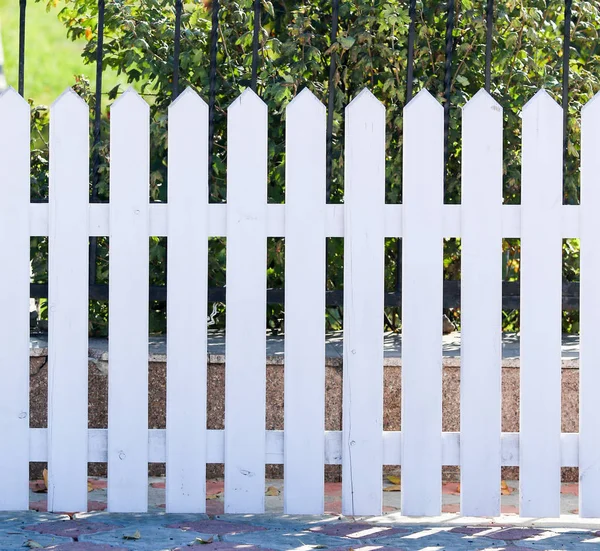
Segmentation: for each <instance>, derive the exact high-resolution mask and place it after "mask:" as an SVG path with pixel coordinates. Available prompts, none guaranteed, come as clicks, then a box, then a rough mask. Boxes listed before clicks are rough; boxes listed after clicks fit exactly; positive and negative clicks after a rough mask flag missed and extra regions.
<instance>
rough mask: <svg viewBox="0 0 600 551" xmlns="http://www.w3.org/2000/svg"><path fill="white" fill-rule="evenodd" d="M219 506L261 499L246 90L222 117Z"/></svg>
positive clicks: (258, 306)
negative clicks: (224, 135)
mask: <svg viewBox="0 0 600 551" xmlns="http://www.w3.org/2000/svg"><path fill="white" fill-rule="evenodd" d="M227 123H228V124H227V150H228V151H227V259H226V262H227V288H226V289H227V290H226V303H227V317H226V322H225V324H226V325H225V335H226V337H225V338H226V344H225V347H226V352H225V357H226V359H225V362H226V364H225V512H226V513H262V512H263V511H264V505H265V497H264V496H265V447H266V427H265V405H266V335H265V327H266V298H267V297H266V293H267V285H266V284H267V282H266V269H267V106H266V104H265V103H264V102H263V101H262V100H261V99H260V98H259V97H258V96H257V95H256V94H255V93H254V92H253V91H252V90H250V89H248V90H246V91H245V92H244V93H243V94H242V95H241V96H240V97H239V98H238V99H236V100H235V101H234V102H233V103H232V104H231V106H230V107H229V109H228V116H227Z"/></svg>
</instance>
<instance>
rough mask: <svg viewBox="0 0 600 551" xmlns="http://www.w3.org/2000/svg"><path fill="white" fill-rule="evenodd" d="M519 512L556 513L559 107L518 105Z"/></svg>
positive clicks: (547, 102) (535, 102)
mask: <svg viewBox="0 0 600 551" xmlns="http://www.w3.org/2000/svg"><path fill="white" fill-rule="evenodd" d="M522 118H523V160H522V184H521V205H522V206H521V364H520V367H521V422H520V431H521V434H520V465H519V482H520V484H519V487H520V495H519V497H520V514H521V516H525V517H554V516H558V515H559V513H560V466H561V455H560V453H561V452H560V430H561V419H560V416H561V337H562V334H561V310H562V229H561V210H562V170H563V169H562V110H561V108H560V107H559V106H558V104H557V103H556V102H555V101H554V100H553V99H552V98H551V97H550V95H549V94H548V93H547V92H545V91H544V90H541V91H540V92H538V93H537V94H536V95H535V96H534V97H533V98H532V99H531V100H530V101H529V102H528V103H527V104H526V105H525V107H524V108H523V114H522Z"/></svg>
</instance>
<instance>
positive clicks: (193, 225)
mask: <svg viewBox="0 0 600 551" xmlns="http://www.w3.org/2000/svg"><path fill="white" fill-rule="evenodd" d="M598 101H599V100H598V99H597V98H595V99H594V100H592V101H591V102H590V103H589V104H588V105H587V106H586V107H585V108H584V110H583V113H582V144H581V156H582V162H581V186H582V202H581V205H580V206H576V205H563V204H562V197H563V190H562V173H563V163H562V161H563V159H562V154H563V142H562V136H563V128H562V125H563V119H562V115H563V113H562V111H561V108H560V107H559V106H558V105H557V104H556V103H555V102H554V101H553V100H552V98H551V97H550V96H549V95H548V94H547V93H546V92H544V91H540V92H538V93H537V94H536V95H535V96H534V98H533V99H532V100H531V101H530V102H529V103H527V105H526V106H525V108H524V110H523V114H522V119H523V124H522V134H523V139H522V202H521V205H503V204H502V178H503V174H502V172H503V160H502V155H503V143H502V119H503V113H502V109H501V108H500V106H499V105H498V104H497V103H496V102H495V101H494V100H493V98H492V97H491V96H490V95H489V94H488V93H487V92H485V91H483V90H482V91H480V92H478V93H477V94H476V96H475V97H474V98H473V99H472V100H471V101H469V102H468V103H467V105H466V106H465V108H464V110H463V121H462V143H461V147H462V160H461V166H462V203H461V205H444V171H445V167H444V141H443V137H444V117H443V108H442V106H441V105H440V103H439V102H438V101H437V100H436V99H435V98H434V97H433V96H432V95H431V94H429V93H428V92H427V91H425V90H423V91H421V92H420V93H419V94H417V96H416V97H415V98H414V99H413V100H412V101H411V102H410V103H409V104H408V105H407V106H406V107H405V109H404V114H403V117H404V118H403V121H402V124H403V134H404V135H403V204H402V205H386V204H385V174H386V173H385V169H386V166H385V160H386V136H385V131H386V112H385V107H384V106H383V105H382V104H381V103H380V102H379V101H377V99H376V98H375V97H374V96H373V95H372V94H371V93H370V92H369V91H367V90H364V91H362V92H361V93H360V94H359V95H358V96H357V97H356V99H355V100H354V101H353V102H351V104H350V105H349V106H348V107H347V110H346V127H345V132H344V142H345V153H344V158H343V163H344V170H345V172H344V186H345V196H344V203H343V205H327V204H326V197H325V195H326V137H325V136H326V120H325V108H324V106H323V105H322V104H321V103H319V101H318V100H317V98H316V97H315V96H314V95H313V94H312V93H311V92H310V91H309V90H308V89H307V90H304V91H303V92H302V93H300V94H299V96H298V97H297V98H296V99H295V100H294V101H293V102H292V103H291V104H290V105H289V106H288V107H287V111H286V118H285V119H286V123H285V124H286V152H285V164H286V167H285V168H286V190H285V192H286V203H285V205H279V204H277V205H268V204H267V178H268V170H267V163H268V158H269V155H268V140H267V132H268V126H267V122H268V113H267V106H266V104H265V103H264V102H263V101H262V100H261V99H260V98H259V97H258V96H257V95H256V94H255V93H254V92H253V91H252V90H247V91H246V92H244V93H243V94H242V95H241V96H240V97H239V98H238V99H237V100H236V101H234V103H233V104H232V105H231V106H230V108H229V110H228V121H227V122H228V125H227V126H228V130H227V132H228V134H227V204H222V205H211V204H210V203H209V174H210V172H209V166H210V165H209V163H210V159H209V126H210V122H209V109H208V106H207V105H206V103H205V102H204V101H203V100H202V99H201V98H200V97H199V96H198V95H197V94H196V93H195V92H194V91H192V90H191V89H188V90H186V91H185V92H184V93H182V94H181V95H180V96H179V98H178V99H177V100H176V101H175V102H174V103H173V104H172V105H171V107H170V109H169V132H168V146H169V147H168V161H169V162H168V176H169V178H168V186H169V187H168V203H167V204H152V205H150V204H149V191H150V189H149V183H150V172H149V170H150V143H149V141H150V127H149V122H150V120H149V118H150V117H149V115H150V109H149V106H148V104H147V103H146V102H145V101H144V100H143V99H142V98H141V97H140V96H139V95H138V94H137V93H136V92H135V91H133V90H129V91H127V92H126V93H125V94H123V96H122V97H121V98H120V99H119V100H118V101H117V102H115V103H114V104H113V106H112V110H111V120H110V125H111V130H110V203H109V204H93V205H92V204H90V203H89V110H88V107H87V105H86V104H85V102H83V101H82V100H81V99H80V98H79V97H78V96H77V95H76V94H75V93H74V92H73V91H71V90H68V91H67V92H65V94H63V95H62V96H61V97H60V98H59V99H58V100H57V101H56V102H55V103H54V104H53V106H52V108H51V112H50V145H49V147H50V152H49V159H50V175H49V176H50V177H49V181H50V185H49V188H50V189H49V203H48V204H44V203H32V202H31V199H30V196H29V195H30V183H29V179H30V158H29V155H30V138H31V137H30V113H29V106H28V104H27V102H25V101H24V100H23V99H22V98H21V97H20V96H19V95H18V94H17V93H16V92H15V91H14V90H12V89H10V90H8V91H6V92H5V93H3V94H2V95H0V127H1V128H2V132H1V133H0V167H2V170H3V177H2V178H0V190H1V191H2V200H1V201H0V249H1V250H2V251H3V253H4V255H5V257H6V262H4V264H3V266H2V269H1V270H0V436H1V437H2V442H3V445H2V446H0V450H1V451H0V510H25V509H28V507H29V487H28V478H29V476H28V475H29V463H30V462H48V466H49V489H48V510H49V511H85V510H86V508H87V503H88V492H87V470H88V464H89V463H90V462H108V510H109V511H111V512H131V513H137V512H145V511H146V510H147V507H148V465H149V463H166V469H167V478H166V480H167V482H166V500H165V503H166V510H167V511H168V512H169V513H204V512H205V511H206V497H207V496H206V472H207V469H206V466H207V463H224V465H225V482H224V486H225V489H224V498H225V504H224V506H225V512H226V513H236V514H244V513H249V514H256V513H263V512H264V510H265V466H266V464H271V463H273V464H283V465H284V473H285V474H284V476H285V480H284V496H283V497H284V500H283V501H284V510H285V513H286V514H322V513H323V512H324V505H325V483H324V466H325V465H339V464H341V466H342V502H341V507H342V513H343V514H345V515H378V514H380V513H381V511H382V501H383V499H382V489H383V488H382V485H383V484H382V483H383V480H382V474H383V473H382V467H383V465H397V464H400V465H401V469H402V470H401V474H402V477H401V478H402V482H401V484H402V494H401V512H402V514H403V515H408V516H437V515H439V514H440V513H441V510H442V508H441V505H442V465H458V466H460V468H461V514H462V515H468V516H486V517H491V516H495V515H498V514H500V513H501V508H500V503H501V497H500V470H501V467H503V466H519V467H520V472H519V477H520V515H521V516H522V517H553V516H558V515H559V514H560V505H561V502H560V491H561V487H560V480H561V467H573V466H576V467H578V468H579V477H580V498H579V499H580V505H579V510H580V516H581V517H585V518H590V517H596V518H598V517H600V497H599V495H600V494H599V489H600V444H599V443H598V433H599V432H600V403H599V401H598V400H597V398H596V396H595V391H596V388H597V387H598V386H599V385H600V373H599V372H598V369H597V367H598V365H597V364H599V363H600V352H598V350H597V346H595V338H596V334H597V333H598V331H600V287H599V284H598V282H599V281H600V248H599V247H598V246H597V240H598V236H599V235H600V217H598V215H597V211H598V208H599V206H600V187H599V186H598V185H597V182H596V180H597V179H598V174H599V173H600V155H598V149H599V148H600V103H598ZM387 154H389V155H395V154H397V152H394V151H391V152H387ZM30 236H35V237H38V236H40V237H44V236H47V237H48V243H49V262H48V293H49V296H48V311H49V343H48V425H47V428H37V427H35V428H30V427H29V401H30V396H29V380H30V365H29V362H30V358H29V344H28V342H29V339H28V337H29V304H30V302H29V295H30V292H29V285H30V281H29V280H30V241H29V239H30ZM90 236H97V237H102V236H108V238H109V252H110V259H109V261H110V264H109V353H108V359H109V361H108V371H109V372H108V429H89V428H88V407H89V404H88V361H89V359H88V323H89V320H88V308H89V300H88V299H89V286H88V283H89V277H88V276H89V274H88V270H89V258H88V251H89V237H90ZM152 236H161V237H166V238H167V239H168V255H167V264H168V271H167V273H168V276H167V289H168V293H167V297H168V298H167V300H168V302H167V308H168V318H167V323H168V330H167V333H168V335H167V337H168V338H167V362H168V364H167V427H166V430H156V429H150V430H149V428H148V321H149V320H148V300H149V238H150V237H152ZM213 236H217V237H223V238H225V239H226V245H227V256H226V270H227V272H226V280H227V285H226V293H225V296H226V306H227V310H226V327H225V328H226V336H225V358H226V360H225V361H226V368H225V412H224V413H225V428H224V430H207V406H208V405H209V400H211V398H212V397H211V396H210V395H209V394H208V388H207V382H208V381H207V379H208V377H207V357H206V352H207V348H208V342H207V331H206V329H207V327H206V321H205V317H204V314H205V312H206V310H207V301H208V281H209V277H208V275H209V274H208V268H209V257H208V244H209V241H208V240H209V237H213ZM268 237H277V238H284V239H285V240H286V256H285V291H284V293H285V315H286V319H285V322H286V327H285V329H286V333H285V335H284V339H285V365H284V377H285V379H284V383H285V385H284V387H285V388H284V392H285V396H284V398H285V405H284V430H283V431H280V430H276V431H271V430H270V431H267V430H266V405H267V404H266V384H267V377H266V376H267V371H266V367H267V366H266V345H267V340H266V333H265V327H266V305H267V300H266V299H267V289H266V283H267V277H266V273H267V272H266V270H267V238H268ZM327 237H343V238H344V290H343V306H344V310H343V325H344V342H343V389H342V391H343V399H342V401H343V404H342V408H343V412H342V430H341V431H340V430H337V431H325V430H324V429H325V405H326V404H325V398H326V384H325V383H326V380H325V375H326V373H327V371H326V347H325V319H324V313H325V309H326V296H327V295H326V291H325V289H326V269H327V265H326V262H327V260H326V239H327ZM390 237H396V238H397V237H400V238H401V239H402V240H403V243H402V245H403V246H402V251H403V253H402V254H403V258H402V270H403V273H402V276H403V277H402V362H401V367H402V370H401V388H402V413H401V417H402V418H401V432H397V431H394V432H384V431H383V413H384V410H383V391H384V387H383V385H384V377H383V373H384V370H383V366H384V339H383V324H382V321H383V314H384V298H385V296H386V295H385V292H384V291H385V287H384V283H385V275H386V274H385V267H384V261H385V239H386V238H390ZM450 237H453V238H459V239H461V248H462V253H461V254H462V258H461V270H462V273H461V277H462V281H461V314H462V320H461V331H462V334H461V338H462V343H461V381H460V385H461V386H460V389H461V390H460V391H461V404H460V406H461V427H460V428H461V432H460V434H458V433H442V306H443V296H444V295H443V289H444V287H443V283H444V282H443V260H444V254H443V251H444V249H443V242H444V238H450ZM503 237H504V238H521V263H520V278H521V283H520V288H521V289H520V295H521V304H520V322H521V323H520V325H521V327H520V333H521V334H520V346H521V350H520V393H521V394H520V406H519V407H520V432H519V433H502V432H501V428H502V427H501V413H502V384H501V383H502V336H501V335H502V333H501V331H502V325H501V311H502V301H503V297H502V279H501V270H502V238H503ZM564 238H581V298H580V302H581V321H580V323H581V350H580V404H579V405H580V433H579V434H561V387H562V385H561V368H562V364H561V337H562V335H561V329H562V326H561V310H562V296H561V291H562V271H563V270H562V267H563V265H562V240H563V239H564ZM190 278H193V282H194V289H193V296H192V295H190V292H191V291H190V287H189V282H190ZM34 289H35V288H34ZM211 300H212V298H211ZM221 300H222V299H221ZM190 304H192V306H190ZM199 312H200V315H199ZM199 319H200V320H202V321H201V323H200V324H199V323H198V320H199ZM190 328H193V339H194V342H193V345H194V350H195V352H197V353H193V354H191V353H190V345H189V342H190Z"/></svg>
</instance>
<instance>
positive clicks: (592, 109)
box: [581, 92, 600, 117]
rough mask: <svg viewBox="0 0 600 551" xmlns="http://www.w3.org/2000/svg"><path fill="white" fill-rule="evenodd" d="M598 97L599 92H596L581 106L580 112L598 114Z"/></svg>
mask: <svg viewBox="0 0 600 551" xmlns="http://www.w3.org/2000/svg"><path fill="white" fill-rule="evenodd" d="M599 97H600V92H597V93H596V94H595V95H594V97H593V98H592V99H591V100H589V101H588V102H587V103H586V104H585V105H584V106H583V107H582V108H581V114H582V115H583V114H584V113H587V112H588V111H589V114H588V116H590V117H592V116H595V115H596V116H598V115H597V112H598V110H600V100H599V99H598V98H599Z"/></svg>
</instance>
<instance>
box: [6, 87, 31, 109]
mask: <svg viewBox="0 0 600 551" xmlns="http://www.w3.org/2000/svg"><path fill="white" fill-rule="evenodd" d="M7 106H8V107H7ZM23 108H27V111H29V103H28V102H27V100H25V99H24V98H23V97H22V96H21V95H20V94H19V93H18V92H17V91H16V90H15V89H14V88H13V87H12V86H9V87H8V88H7V89H6V90H3V91H2V92H0V109H8V110H11V109H23Z"/></svg>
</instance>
